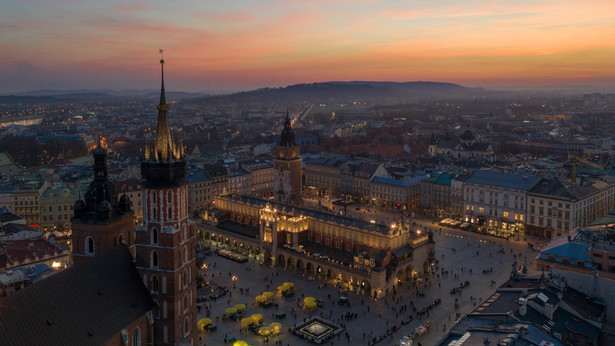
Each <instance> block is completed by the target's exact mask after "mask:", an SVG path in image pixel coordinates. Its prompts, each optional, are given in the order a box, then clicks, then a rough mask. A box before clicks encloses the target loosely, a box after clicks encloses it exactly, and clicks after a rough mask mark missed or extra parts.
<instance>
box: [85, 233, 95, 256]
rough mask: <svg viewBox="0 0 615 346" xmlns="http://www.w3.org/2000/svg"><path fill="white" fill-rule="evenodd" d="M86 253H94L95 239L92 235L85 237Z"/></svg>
mask: <svg viewBox="0 0 615 346" xmlns="http://www.w3.org/2000/svg"><path fill="white" fill-rule="evenodd" d="M85 254H86V255H90V256H92V255H94V239H92V237H87V238H85Z"/></svg>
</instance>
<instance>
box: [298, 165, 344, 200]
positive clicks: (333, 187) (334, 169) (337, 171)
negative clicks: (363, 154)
mask: <svg viewBox="0 0 615 346" xmlns="http://www.w3.org/2000/svg"><path fill="white" fill-rule="evenodd" d="M343 165H344V161H341V160H337V159H330V160H328V159H318V160H312V161H307V162H306V163H305V170H304V172H303V174H304V175H305V187H306V188H308V189H314V190H315V191H316V193H318V194H319V195H321V196H331V197H334V196H338V195H339V194H340V193H342V192H341V187H340V181H341V168H342V166H343Z"/></svg>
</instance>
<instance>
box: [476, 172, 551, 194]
mask: <svg viewBox="0 0 615 346" xmlns="http://www.w3.org/2000/svg"><path fill="white" fill-rule="evenodd" d="M539 179H540V177H537V176H535V175H518V174H510V173H502V172H493V171H484V170H479V171H474V172H473V173H472V174H471V175H470V176H469V177H468V178H467V179H466V180H465V182H466V183H474V184H482V185H489V186H498V187H504V188H509V189H517V190H524V191H528V190H530V189H531V188H532V187H533V186H534V185H535V184H536V183H537V182H538V180H539Z"/></svg>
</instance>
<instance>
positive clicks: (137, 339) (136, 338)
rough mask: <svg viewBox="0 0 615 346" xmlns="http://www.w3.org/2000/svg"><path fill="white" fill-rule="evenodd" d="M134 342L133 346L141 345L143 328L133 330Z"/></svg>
mask: <svg viewBox="0 0 615 346" xmlns="http://www.w3.org/2000/svg"><path fill="white" fill-rule="evenodd" d="M132 344H133V346H141V329H139V327H137V328H135V331H134V332H132Z"/></svg>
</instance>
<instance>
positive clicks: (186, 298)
mask: <svg viewBox="0 0 615 346" xmlns="http://www.w3.org/2000/svg"><path fill="white" fill-rule="evenodd" d="M187 310H188V295H187V294H184V311H187Z"/></svg>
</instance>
